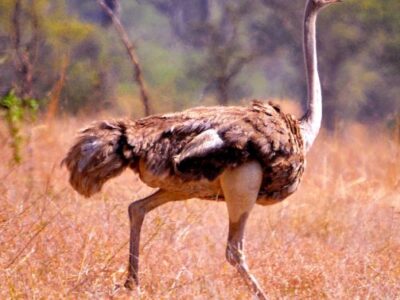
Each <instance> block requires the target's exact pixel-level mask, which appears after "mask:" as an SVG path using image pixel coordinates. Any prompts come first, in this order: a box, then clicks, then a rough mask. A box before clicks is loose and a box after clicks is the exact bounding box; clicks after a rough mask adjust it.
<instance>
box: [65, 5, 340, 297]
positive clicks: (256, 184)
mask: <svg viewBox="0 0 400 300" xmlns="http://www.w3.org/2000/svg"><path fill="white" fill-rule="evenodd" d="M334 2H339V0H308V1H307V3H306V10H305V18H304V52H305V62H306V74H307V83H308V109H307V112H306V114H305V115H304V117H303V118H302V119H301V120H296V119H295V118H294V117H293V116H291V115H288V114H285V113H283V112H282V111H281V110H280V109H279V108H278V107H277V106H274V105H272V104H264V103H262V102H259V101H253V102H252V103H251V104H250V105H249V106H247V107H235V106H233V107H198V108H193V109H189V110H186V111H183V112H179V113H172V114H164V115H155V116H150V117H147V118H143V119H139V120H136V121H127V120H120V121H103V122H98V123H95V124H93V125H92V126H90V127H89V128H87V129H85V130H83V131H82V132H81V135H80V137H79V138H78V141H77V142H76V144H75V145H74V146H73V147H72V148H71V149H70V150H69V152H68V154H67V156H66V158H65V159H64V163H65V164H66V166H67V168H68V170H69V171H70V183H71V185H72V186H73V187H74V188H75V189H76V190H77V191H78V192H79V193H81V194H82V195H84V196H87V197H89V196H91V195H92V194H94V193H96V192H98V191H100V190H101V187H102V185H103V184H104V182H105V181H107V180H108V179H110V178H112V177H115V176H117V175H119V174H120V173H121V172H122V171H123V170H124V169H126V168H130V169H132V170H134V171H135V172H136V173H138V174H139V176H140V178H141V180H142V181H143V182H144V183H146V184H147V185H149V186H150V187H154V188H158V190H157V191H156V192H155V193H153V194H152V195H150V196H148V197H146V198H144V199H141V200H138V201H134V202H132V203H131V204H130V206H129V209H128V211H129V219H130V249H129V266H128V278H127V280H126V283H125V286H126V287H127V288H130V289H132V288H133V287H134V285H137V286H138V285H139V277H138V268H139V240H140V231H141V227H142V224H143V220H144V217H145V215H146V213H148V212H150V211H151V210H153V209H155V208H156V207H158V206H160V205H162V204H165V203H167V202H171V201H179V200H186V199H189V198H199V199H205V200H218V199H219V200H225V202H226V205H227V208H228V214H229V234H228V243H227V248H226V257H227V260H228V261H229V263H231V264H232V265H233V266H234V267H236V269H237V270H238V271H239V273H240V275H241V276H242V277H243V278H244V280H245V281H246V282H247V284H248V285H249V287H250V288H251V290H252V291H253V293H254V294H255V295H256V296H258V297H259V298H261V299H265V298H266V296H265V294H264V292H263V291H262V289H261V287H260V286H259V284H258V282H257V280H256V279H255V278H254V276H253V275H252V274H251V273H250V271H249V269H248V267H247V264H246V261H245V258H244V254H243V234H244V229H245V225H246V221H247V218H248V216H249V214H250V212H251V210H252V208H253V206H254V205H255V204H256V203H257V204H261V205H269V204H273V203H276V202H279V201H281V200H283V199H285V198H286V197H287V196H289V195H290V194H292V193H293V192H295V191H296V189H297V187H298V185H299V183H300V180H301V177H302V174H303V171H304V165H305V154H306V152H307V151H308V150H309V149H310V147H311V145H312V144H313V142H314V140H315V138H316V136H317V134H318V131H319V128H320V124H321V118H322V103H321V100H322V97H321V86H320V81H319V76H318V67H317V53H316V41H315V35H316V18H317V13H318V12H319V10H320V9H321V8H323V7H325V6H327V5H328V4H331V3H334Z"/></svg>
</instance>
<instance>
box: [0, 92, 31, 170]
mask: <svg viewBox="0 0 400 300" xmlns="http://www.w3.org/2000/svg"><path fill="white" fill-rule="evenodd" d="M0 107H2V108H4V109H5V120H6V122H7V126H8V128H9V131H10V136H11V147H12V150H13V161H14V163H16V164H19V163H21V161H22V146H23V142H24V138H23V135H22V131H21V129H22V126H23V124H24V122H29V121H32V120H34V119H35V117H36V113H37V111H38V108H39V105H38V101H37V100H35V99H21V98H19V97H17V96H16V95H15V93H14V91H10V92H9V93H8V94H7V95H5V96H4V97H3V98H1V99H0Z"/></svg>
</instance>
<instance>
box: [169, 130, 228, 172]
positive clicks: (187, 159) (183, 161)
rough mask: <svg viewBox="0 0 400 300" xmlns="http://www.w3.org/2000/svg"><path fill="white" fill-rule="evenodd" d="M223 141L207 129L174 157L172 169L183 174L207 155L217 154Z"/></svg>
mask: <svg viewBox="0 0 400 300" xmlns="http://www.w3.org/2000/svg"><path fill="white" fill-rule="evenodd" d="M223 146H224V141H223V140H222V139H221V137H220V136H219V135H218V133H217V131H216V130H214V129H208V130H206V131H203V132H202V133H201V134H199V135H197V136H196V137H194V138H193V139H192V140H191V141H190V142H189V143H188V144H186V145H185V147H184V148H183V149H182V151H181V152H180V153H179V154H178V155H176V156H175V157H174V168H175V171H176V172H178V173H185V172H186V171H187V170H188V169H191V168H192V167H193V165H196V161H200V160H202V159H203V158H205V157H206V156H208V155H212V154H215V153H217V152H219V151H220V150H221V149H222V148H223Z"/></svg>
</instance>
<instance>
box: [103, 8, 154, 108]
mask: <svg viewBox="0 0 400 300" xmlns="http://www.w3.org/2000/svg"><path fill="white" fill-rule="evenodd" d="M96 1H97V3H98V4H99V5H100V6H101V8H102V9H103V10H104V11H105V12H106V13H107V14H108V15H109V16H110V18H111V20H112V22H113V25H114V27H115V29H116V31H117V33H118V35H119V37H120V39H121V41H122V42H123V44H124V45H125V48H126V51H127V52H128V56H129V58H130V60H131V62H132V64H133V67H134V76H135V81H136V83H137V85H138V86H139V89H140V96H141V99H142V103H143V106H144V113H145V115H146V116H148V115H150V114H151V111H150V105H149V96H148V92H147V88H146V85H145V82H144V79H143V74H142V68H141V67H140V64H139V59H138V57H137V55H136V47H135V45H134V44H133V43H132V41H131V40H130V39H129V36H128V34H127V32H126V30H125V28H124V26H123V25H122V23H121V21H120V19H119V18H118V16H117V15H116V14H115V13H114V12H113V11H112V10H111V9H110V8H109V7H108V6H107V5H106V4H105V3H104V1H103V0H96Z"/></svg>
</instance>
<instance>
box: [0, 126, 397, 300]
mask: <svg viewBox="0 0 400 300" xmlns="http://www.w3.org/2000/svg"><path fill="white" fill-rule="evenodd" d="M84 123H85V122H83V121H79V122H78V121H77V120H63V121H57V123H56V124H54V126H52V128H46V127H41V126H37V127H35V128H34V129H33V130H32V131H33V137H32V142H31V147H30V152H31V153H30V154H27V155H28V157H29V156H30V157H32V159H31V160H29V161H26V162H25V163H24V164H23V165H21V166H19V167H15V166H14V167H12V166H9V165H8V163H7V162H8V161H9V158H10V150H9V147H8V145H7V144H8V142H9V140H8V139H9V138H8V136H7V135H6V131H5V129H4V128H0V142H1V144H0V145H1V146H0V147H1V148H0V151H1V153H2V156H3V158H2V163H1V166H0V253H1V255H0V270H1V271H0V282H1V285H0V298H1V299H9V298H11V299H60V298H69V299H78V298H79V299H82V298H83V299H85V298H86V299H87V298H103V299H104V298H105V299H108V298H117V299H120V298H128V294H126V292H125V291H124V290H123V289H119V290H115V286H116V285H118V284H122V283H123V281H124V278H125V276H126V271H125V270H126V262H127V253H128V245H127V243H128V218H127V207H128V204H129V203H130V201H131V200H134V199H138V198H140V197H142V196H144V195H147V194H148V193H149V192H150V189H149V188H147V187H145V186H144V185H143V184H141V183H140V182H139V180H138V179H137V177H136V176H135V175H134V174H131V173H129V172H127V173H125V174H124V175H123V176H121V177H120V178H118V179H117V180H113V181H112V182H110V183H108V184H107V185H106V187H105V189H104V191H103V192H102V193H101V194H100V195H97V196H96V197H93V198H91V199H84V198H82V197H80V196H78V195H77V194H76V193H75V192H74V191H73V190H72V189H71V188H70V187H69V185H68V183H67V174H66V172H65V170H63V169H60V168H59V162H60V160H61V158H62V156H63V155H64V153H65V152H66V150H67V147H68V146H69V145H70V144H71V142H72V139H73V136H74V133H75V131H76V129H77V128H78V127H80V126H81V125H83V124H84ZM0 125H1V124H0ZM399 152H400V149H399V145H398V144H396V143H395V142H393V141H392V140H391V139H389V138H388V137H387V136H385V135H384V134H380V135H377V134H374V135H372V134H370V135H369V134H368V131H367V130H366V129H364V128H362V127H357V126H354V127H353V128H352V129H349V130H348V131H347V132H346V133H345V134H343V136H341V137H340V138H338V137H331V136H330V137H327V136H324V135H322V136H321V137H320V138H319V139H318V142H317V144H316V145H315V147H314V149H313V150H312V152H311V153H310V155H309V161H308V168H307V172H306V174H305V177H304V180H303V183H302V186H301V188H300V190H299V191H298V192H297V193H296V194H295V195H294V196H292V197H290V198H289V199H287V200H286V201H284V202H283V203H281V204H278V205H275V206H271V207H260V206H257V207H256V208H255V209H254V212H253V213H252V215H251V218H250V221H249V224H248V227H247V231H246V238H247V244H246V250H247V257H248V260H249V264H250V266H251V269H252V270H253V271H254V273H255V275H256V276H257V277H258V278H259V279H260V281H261V283H262V285H263V286H264V288H265V290H266V291H267V292H268V294H269V295H270V297H271V298H272V299H277V298H279V299H282V298H283V299H354V298H356V299H395V298H396V297H398V296H399V295H400V259H399V258H400V233H399V232H400V231H399V228H400V200H399V189H400V187H399V186H400V177H399V175H400V165H399ZM226 236H227V214H226V209H225V206H224V203H211V202H206V201H199V200H190V201H186V202H180V203H173V204H167V205H165V206H163V207H161V208H159V209H157V210H156V211H154V212H152V213H151V214H150V215H149V216H148V217H147V219H146V220H145V224H144V228H143V233H142V244H141V248H142V252H141V253H142V255H141V279H142V285H143V291H142V292H143V293H142V299H250V297H251V295H250V294H249V293H248V291H247V289H246V287H245V286H244V285H243V283H242V281H241V280H240V278H239V277H238V276H237V275H236V272H235V271H234V269H233V268H232V267H231V266H230V265H228V263H226V262H225V258H224V252H225V240H226Z"/></svg>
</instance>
